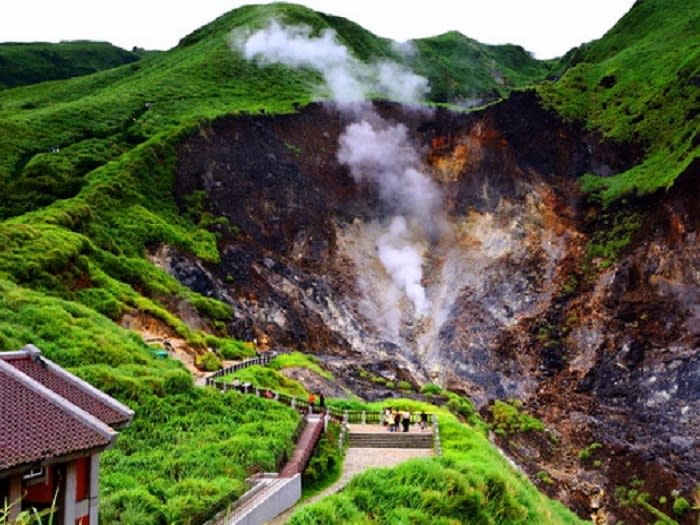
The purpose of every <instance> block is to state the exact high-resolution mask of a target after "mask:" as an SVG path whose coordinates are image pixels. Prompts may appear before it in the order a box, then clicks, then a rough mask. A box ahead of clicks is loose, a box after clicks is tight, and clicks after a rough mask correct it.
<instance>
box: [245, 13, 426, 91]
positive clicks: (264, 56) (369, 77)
mask: <svg viewBox="0 0 700 525" xmlns="http://www.w3.org/2000/svg"><path fill="white" fill-rule="evenodd" d="M311 33H312V31H311V28H309V27H307V26H283V25H281V24H280V23H279V22H277V21H275V20H273V21H271V22H270V24H269V25H268V26H267V27H266V28H264V29H260V30H258V31H255V32H253V33H250V32H249V31H246V30H243V31H238V32H234V33H233V34H232V37H231V47H232V48H233V49H234V50H236V51H238V52H240V53H242V54H243V56H244V57H245V58H246V60H254V61H256V62H258V63H259V64H262V65H270V64H285V65H287V66H289V67H295V68H304V67H305V68H309V69H313V70H315V71H318V72H319V73H320V74H321V75H322V76H323V79H324V81H325V84H326V87H327V88H328V90H329V91H330V95H331V97H332V99H333V100H334V101H336V102H340V103H350V102H357V101H362V100H366V99H367V98H368V96H369V95H378V96H383V97H387V98H391V99H394V100H398V101H400V102H412V103H415V102H418V101H420V100H422V99H423V98H424V96H425V94H426V93H427V91H428V81H427V79H425V78H424V77H421V76H419V75H416V74H415V73H413V72H412V71H411V70H409V69H407V68H406V67H404V66H402V65H400V64H396V63H394V62H381V63H378V64H364V63H363V62H360V61H359V60H357V59H356V58H355V57H353V56H352V54H351V53H350V51H349V50H348V48H347V47H345V46H344V45H342V44H341V43H339V42H338V40H337V39H336V33H335V31H333V30H332V29H324V30H323V31H321V33H320V34H319V35H318V36H312V34H311Z"/></svg>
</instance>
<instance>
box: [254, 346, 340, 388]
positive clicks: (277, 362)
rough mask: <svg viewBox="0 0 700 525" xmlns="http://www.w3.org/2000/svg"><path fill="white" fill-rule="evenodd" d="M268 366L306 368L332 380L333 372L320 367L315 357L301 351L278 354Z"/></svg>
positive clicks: (277, 368)
mask: <svg viewBox="0 0 700 525" xmlns="http://www.w3.org/2000/svg"><path fill="white" fill-rule="evenodd" d="M268 366H269V367H270V368H272V369H273V370H282V369H283V368H306V369H308V370H311V371H312V372H315V373H316V374H318V375H319V376H321V377H323V378H324V379H328V380H329V381H332V380H333V374H331V373H330V372H328V371H327V370H324V369H323V368H321V365H320V364H319V363H318V360H317V359H316V358H314V357H313V356H311V355H308V354H302V353H301V352H292V353H289V354H280V355H278V356H276V357H275V358H274V359H273V360H272V361H270V363H269V365H268Z"/></svg>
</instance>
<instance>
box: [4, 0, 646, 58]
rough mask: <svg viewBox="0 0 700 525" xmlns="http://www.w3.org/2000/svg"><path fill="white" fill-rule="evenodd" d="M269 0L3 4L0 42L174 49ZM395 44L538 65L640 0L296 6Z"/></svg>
mask: <svg viewBox="0 0 700 525" xmlns="http://www.w3.org/2000/svg"><path fill="white" fill-rule="evenodd" d="M248 3H270V2H268V1H267V0H262V1H257V2H255V1H253V2H245V1H243V2H241V1H236V0H194V1H193V0H189V1H177V0H168V1H162V0H15V1H12V0H3V1H2V4H1V6H0V42H35V41H41V42H59V41H61V40H78V39H87V40H101V41H107V42H111V43H112V44H115V45H117V46H119V47H122V48H124V49H131V48H132V47H134V46H138V47H142V48H145V49H162V50H165V49H169V48H171V47H173V46H175V45H177V43H178V41H179V40H180V39H181V38H182V37H184V36H186V35H187V34H189V33H191V32H192V31H194V30H195V29H197V28H198V27H201V26H203V25H204V24H207V23H208V22H211V21H212V20H214V19H215V18H217V17H218V16H220V15H222V14H224V13H226V12H228V11H230V10H232V9H235V8H236V7H240V6H241V5H245V4H248ZM295 3H299V4H303V5H306V6H308V7H310V8H312V9H315V10H317V11H322V12H325V13H330V14H333V15H339V16H344V17H346V18H349V19H351V20H352V21H354V22H356V23H358V24H360V25H361V26H363V27H364V28H365V29H368V30H370V31H372V32H373V33H375V34H377V35H379V36H383V37H387V38H391V39H393V40H397V41H399V42H401V41H404V40H408V39H411V38H422V37H427V36H434V35H438V34H440V33H444V32H446V31H452V30H456V31H459V32H460V33H462V34H464V35H466V36H468V37H470V38H474V39H476V40H478V41H480V42H483V43H486V44H506V43H509V44H519V45H521V46H523V47H524V48H525V49H527V50H528V51H530V52H532V53H534V55H535V56H536V57H537V58H539V59H547V58H554V57H558V56H561V55H563V54H564V53H566V52H567V51H568V50H569V49H571V48H573V47H576V46H578V45H580V44H581V43H583V42H588V41H590V40H594V39H596V38H600V37H602V36H603V35H604V34H605V32H606V31H607V30H608V29H610V28H611V27H612V26H613V25H614V24H615V22H617V21H618V20H619V19H620V17H622V15H624V14H625V13H626V12H627V11H629V9H630V8H631V7H632V4H633V3H634V0H298V1H296V2H295Z"/></svg>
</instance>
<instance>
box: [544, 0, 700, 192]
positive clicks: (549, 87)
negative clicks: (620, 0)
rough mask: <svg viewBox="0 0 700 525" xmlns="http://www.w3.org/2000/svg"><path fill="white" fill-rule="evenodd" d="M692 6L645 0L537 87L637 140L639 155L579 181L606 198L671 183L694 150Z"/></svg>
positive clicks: (561, 105) (697, 50) (698, 142)
mask: <svg viewBox="0 0 700 525" xmlns="http://www.w3.org/2000/svg"><path fill="white" fill-rule="evenodd" d="M698 25H700V11H699V10H698V9H697V5H694V4H693V3H692V2H684V1H683V0H645V1H643V2H637V3H635V5H634V7H633V8H632V9H631V10H630V11H629V13H627V15H625V16H624V17H623V18H622V19H621V20H620V21H619V22H618V23H617V24H616V25H615V27H614V28H612V29H611V30H610V31H609V32H608V33H607V34H606V35H605V36H604V37H603V38H602V39H600V40H598V41H595V42H592V43H590V44H588V45H586V46H583V47H582V48H581V49H579V50H577V51H576V52H573V53H572V56H570V57H569V60H570V61H571V63H574V64H575V66H574V67H572V68H571V69H569V70H568V71H566V72H565V73H564V75H563V76H562V78H561V79H560V80H558V81H557V82H548V83H544V84H542V85H540V86H539V88H538V89H539V93H540V95H541V97H542V99H543V100H544V101H545V103H546V104H547V105H549V106H550V107H552V108H554V109H555V110H556V111H558V112H559V113H561V114H562V115H563V116H565V117H566V118H569V119H572V120H577V121H582V122H585V123H586V125H587V126H588V127H589V128H591V129H595V130H598V131H600V132H601V133H602V134H603V135H604V136H605V137H607V138H610V139H614V140H617V141H620V142H635V143H638V144H641V146H642V147H643V149H644V160H643V162H641V163H640V164H638V165H636V166H634V167H632V168H631V169H629V170H627V171H625V172H623V173H620V174H619V175H615V176H612V177H598V176H595V175H588V176H586V177H584V179H583V187H584V189H585V190H587V191H589V192H596V193H600V195H601V197H602V198H603V200H604V201H605V202H606V203H609V202H610V201H612V200H614V199H617V198H619V197H621V196H624V195H627V194H632V193H636V194H646V193H650V192H653V191H656V190H657V189H660V188H669V187H670V186H671V185H672V184H673V182H674V181H675V180H676V178H677V177H678V176H679V175H680V174H681V173H683V171H684V170H685V169H687V168H688V166H689V165H690V163H691V162H692V160H693V159H694V158H696V157H697V156H698V154H699V153H700V138H699V137H698V130H700V111H699V110H698V108H699V107H700V90H698V79H700V46H698V39H697V27H698Z"/></svg>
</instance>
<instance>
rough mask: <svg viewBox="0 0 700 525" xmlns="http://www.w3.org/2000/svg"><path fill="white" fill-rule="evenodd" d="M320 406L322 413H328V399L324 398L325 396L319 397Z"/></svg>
mask: <svg viewBox="0 0 700 525" xmlns="http://www.w3.org/2000/svg"><path fill="white" fill-rule="evenodd" d="M318 406H320V407H321V412H325V411H326V398H325V397H324V396H323V394H320V395H319V396H318Z"/></svg>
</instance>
